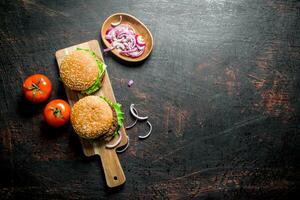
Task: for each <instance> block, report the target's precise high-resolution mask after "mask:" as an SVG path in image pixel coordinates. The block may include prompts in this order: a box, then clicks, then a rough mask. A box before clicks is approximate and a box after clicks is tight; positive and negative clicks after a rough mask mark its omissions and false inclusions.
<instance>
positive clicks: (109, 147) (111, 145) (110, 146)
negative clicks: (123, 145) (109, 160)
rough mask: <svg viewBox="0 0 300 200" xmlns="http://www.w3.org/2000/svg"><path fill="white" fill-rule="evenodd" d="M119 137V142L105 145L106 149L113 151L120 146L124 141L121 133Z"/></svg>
mask: <svg viewBox="0 0 300 200" xmlns="http://www.w3.org/2000/svg"><path fill="white" fill-rule="evenodd" d="M118 135H119V138H118V140H117V141H116V142H115V143H113V144H107V145H105V147H106V148H108V149H112V148H115V147H116V146H117V145H118V144H120V142H121V140H122V134H121V133H119V134H118Z"/></svg>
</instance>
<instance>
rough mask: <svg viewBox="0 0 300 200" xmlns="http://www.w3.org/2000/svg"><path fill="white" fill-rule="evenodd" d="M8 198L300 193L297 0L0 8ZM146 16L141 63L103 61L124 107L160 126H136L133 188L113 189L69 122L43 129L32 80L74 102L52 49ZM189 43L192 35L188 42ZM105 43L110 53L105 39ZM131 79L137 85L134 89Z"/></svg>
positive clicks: (38, 1) (1, 125) (41, 2)
mask: <svg viewBox="0 0 300 200" xmlns="http://www.w3.org/2000/svg"><path fill="white" fill-rule="evenodd" d="M0 5H1V6H0V41H1V42H0V47H1V48H0V51H1V54H0V55H1V56H0V98H1V101H0V111H1V112H0V177H1V178H0V196H1V199H249V200H253V199H263V200H265V199H298V198H299V191H300V190H299V178H300V174H299V166H300V163H299V160H300V158H299V152H300V149H299V148H300V147H299V139H300V134H299V132H300V123H299V122H300V116H299V113H300V103H299V99H300V87H299V85H300V77H299V76H300V68H299V66H300V53H299V52H300V34H299V31H300V30H299V29H300V24H299V23H300V16H299V13H300V12H299V7H300V5H299V1H297V0H288V1H287V0H264V1H262V0H244V1H241V0H198V1H192V0H187V1H180V0H172V1H170V0H166V1H158V0H153V1H144V0H140V1H133V0H128V1H117V0H103V1H98V0H89V1H79V0H70V1H46V0H23V1H3V0H2V1H1V0H0ZM116 12H126V13H130V14H132V15H133V16H136V17H137V18H138V19H140V20H141V21H142V22H143V23H144V24H145V25H146V26H147V27H148V28H149V30H151V33H152V34H153V39H154V43H155V47H154V49H153V51H152V53H151V55H150V56H149V58H148V59H147V60H146V61H145V62H144V63H139V64H136V65H134V66H133V65H131V64H128V63H121V62H119V60H117V59H116V58H115V57H114V56H112V55H111V54H103V57H104V60H105V63H106V64H107V66H108V69H107V70H108V73H109V75H110V80H111V84H112V86H113V88H114V94H115V95H116V99H118V102H120V103H121V104H122V105H123V106H124V108H125V109H124V110H125V111H126V121H125V124H126V125H128V124H130V123H131V122H132V119H131V118H130V115H129V112H128V108H129V106H130V104H131V103H134V104H135V105H136V107H137V109H138V110H139V112H140V113H141V114H145V115H149V116H150V118H149V120H150V122H151V123H152V125H153V132H152V135H151V137H150V138H148V139H147V140H144V141H140V140H139V139H138V135H142V134H144V133H145V132H146V131H147V128H148V127H147V125H146V124H143V123H139V124H138V125H137V126H136V127H135V128H133V129H131V130H128V131H127V134H128V135H129V137H130V143H131V145H130V147H129V149H128V150H127V151H126V152H125V153H124V154H120V155H119V159H120V162H121V163H122V167H123V169H124V172H125V174H126V184H125V185H124V186H123V187H122V188H119V189H118V190H110V189H109V188H107V187H106V183H105V178H104V174H102V169H101V168H99V161H98V158H97V157H89V158H87V157H85V155H84V154H83V153H82V149H81V146H80V140H79V139H78V137H77V136H76V135H75V134H74V133H73V132H72V128H71V127H70V126H65V127H62V128H60V129H51V128H49V127H48V126H47V125H46V124H44V123H43V116H42V111H43V107H44V106H45V104H41V105H32V104H30V103H28V102H26V101H24V99H23V96H22V94H21V92H20V87H21V85H22V81H23V80H24V79H25V77H27V76H28V75H31V74H33V73H37V72H38V73H44V74H46V75H47V76H49V78H50V79H51V81H52V83H53V92H52V95H51V99H55V98H63V99H67V97H66V94H65V90H64V87H63V84H62V83H61V82H60V81H59V80H58V70H57V63H56V60H55V55H54V52H56V51H57V50H58V49H62V48H65V47H68V46H71V45H74V44H79V43H82V42H84V41H89V40H92V39H97V40H98V41H100V30H99V29H100V27H101V26H102V23H103V22H104V20H105V19H106V18H107V17H108V16H110V15H111V14H113V13H116ZM183 35H184V37H183ZM100 46H101V48H102V49H103V47H104V46H103V45H102V44H101V43H100ZM130 79H133V80H134V85H133V86H132V87H130V88H129V87H128V86H127V82H128V80H130Z"/></svg>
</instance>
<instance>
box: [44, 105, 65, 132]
mask: <svg viewBox="0 0 300 200" xmlns="http://www.w3.org/2000/svg"><path fill="white" fill-rule="evenodd" d="M70 112H71V108H70V106H69V104H68V103H67V102H65V101H64V100H61V99H55V100H52V101H50V102H49V103H48V104H47V105H46V107H45V109H44V119H45V120H46V122H47V123H48V124H49V125H51V126H54V127H59V126H62V125H64V124H66V123H67V122H68V121H69V118H70Z"/></svg>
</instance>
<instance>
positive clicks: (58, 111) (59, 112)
mask: <svg viewBox="0 0 300 200" xmlns="http://www.w3.org/2000/svg"><path fill="white" fill-rule="evenodd" d="M50 109H51V110H52V111H53V115H54V116H55V117H58V118H64V117H63V116H62V114H61V109H59V108H50Z"/></svg>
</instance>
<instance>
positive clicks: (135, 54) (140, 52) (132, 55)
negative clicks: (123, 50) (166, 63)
mask: <svg viewBox="0 0 300 200" xmlns="http://www.w3.org/2000/svg"><path fill="white" fill-rule="evenodd" d="M143 53H144V52H143V51H135V52H131V53H127V54H128V55H130V57H132V58H137V57H139V56H140V55H142V54H143Z"/></svg>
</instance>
